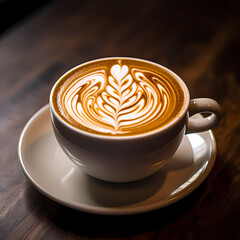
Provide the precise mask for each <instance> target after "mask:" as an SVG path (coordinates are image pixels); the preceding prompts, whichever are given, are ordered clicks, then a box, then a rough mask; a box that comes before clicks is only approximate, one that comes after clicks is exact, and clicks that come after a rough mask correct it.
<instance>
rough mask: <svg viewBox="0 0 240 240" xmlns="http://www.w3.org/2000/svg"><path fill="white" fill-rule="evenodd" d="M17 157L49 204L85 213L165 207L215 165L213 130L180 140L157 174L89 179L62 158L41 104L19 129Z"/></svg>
mask: <svg viewBox="0 0 240 240" xmlns="http://www.w3.org/2000/svg"><path fill="white" fill-rule="evenodd" d="M196 117H201V115H197V116H196ZM18 152H19V159H20V163H21V167H22V169H23V172H24V174H25V175H26V177H27V178H28V180H29V181H30V182H31V183H32V184H33V186H34V187H35V188H36V189H37V190H39V191H40V192H41V193H42V194H44V195H45V196H47V197H49V198H50V199H52V200H54V201H56V202H58V203H60V204H62V205H65V206H67V207H70V208H73V209H77V210H81V211H85V212H90V213H95V214H108V215H126V214H136V213H143V212H147V211H152V210H155V209H158V208H162V207H165V206H167V205H169V204H172V203H174V202H176V201H178V200H180V199H182V198H183V197H185V196H187V195H188V194H189V193H191V192H192V191H193V190H194V189H196V188H197V187H198V186H199V185H200V184H201V183H202V182H203V181H204V179H205V178H206V177H207V176H208V174H209V173H210V171H211V169H212V167H213V165H214V162H215V158H216V142H215V138H214V135H213V133H212V131H206V132H202V133H194V134H188V135H185V136H184V138H183V141H182V143H181V145H180V147H179V148H178V150H177V152H176V153H175V155H174V156H173V158H172V159H171V160H169V162H168V163H167V164H166V165H164V167H163V168H161V169H160V170H159V171H158V172H157V173H156V174H154V175H152V176H150V177H148V178H146V179H143V180H140V181H137V182H132V183H108V182H104V181H101V180H97V179H95V178H93V177H90V176H88V175H87V174H85V173H84V172H83V171H82V170H81V169H80V168H79V167H77V166H76V165H74V164H73V163H72V162H71V161H70V160H69V159H67V157H66V156H65V155H64V153H63V151H62V150H61V148H60V147H59V145H58V143H57V141H56V139H55V136H54V133H53V131H52V126H51V119H50V110H49V105H46V106H44V107H43V108H41V109H40V110H39V111H38V112H37V113H36V114H34V115H33V117H32V118H31V119H30V120H29V121H28V123H27V124H26V126H25V128H24V129H23V131H22V134H21V137H20V140H19V146H18Z"/></svg>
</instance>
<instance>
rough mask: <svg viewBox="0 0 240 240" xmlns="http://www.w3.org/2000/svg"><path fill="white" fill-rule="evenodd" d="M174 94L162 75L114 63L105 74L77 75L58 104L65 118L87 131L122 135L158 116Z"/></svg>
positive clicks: (151, 121)
mask: <svg viewBox="0 0 240 240" xmlns="http://www.w3.org/2000/svg"><path fill="white" fill-rule="evenodd" d="M173 94H174V92H173V91H171V88H170V87H169V86H166V81H165V82H164V81H162V80H161V76H158V75H157V74H152V73H151V72H150V73H149V72H148V70H142V69H138V68H131V69H130V68H129V67H128V66H127V65H120V64H115V65H112V66H111V68H110V70H109V73H108V74H107V73H106V69H105V70H97V71H95V72H92V73H89V74H87V75H84V76H81V77H79V78H77V79H76V80H75V81H73V82H72V83H71V84H70V85H69V86H68V87H67V88H66V89H65V90H64V93H61V104H62V105H63V106H64V108H65V112H66V113H67V115H68V118H70V119H72V120H74V121H75V122H76V123H79V124H80V125H81V126H83V127H84V128H86V129H90V131H96V132H98V133H100V134H112V135H116V134H119V135H124V134H129V133H131V132H134V131H135V129H142V128H145V126H147V125H151V124H153V123H154V122H155V121H157V120H158V119H159V118H161V116H162V115H164V113H165V112H166V110H167V108H169V106H170V104H169V103H170V101H171V99H170V98H172V97H173ZM170 96H171V97H170ZM168 111H169V110H168Z"/></svg>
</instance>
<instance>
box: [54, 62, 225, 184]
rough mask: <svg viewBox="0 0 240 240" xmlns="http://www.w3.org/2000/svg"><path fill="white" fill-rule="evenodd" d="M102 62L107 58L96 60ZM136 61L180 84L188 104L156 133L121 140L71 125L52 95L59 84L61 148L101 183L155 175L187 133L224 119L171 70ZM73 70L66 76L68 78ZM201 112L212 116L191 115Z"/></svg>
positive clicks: (212, 103) (58, 136) (56, 122)
mask: <svg viewBox="0 0 240 240" xmlns="http://www.w3.org/2000/svg"><path fill="white" fill-rule="evenodd" d="M114 59H116V58H114ZM128 59H129V58H128ZM130 59H133V58H130ZM101 60H104V59H98V60H94V61H101ZM134 60H137V61H144V62H147V63H150V64H152V65H155V66H156V65H157V66H158V67H160V68H162V69H164V71H167V72H168V73H169V74H171V75H172V76H174V78H175V79H177V80H178V82H180V84H181V85H182V87H183V89H184V91H185V93H186V98H187V99H186V103H185V106H184V110H183V111H182V113H181V114H180V116H178V117H177V118H175V119H173V121H172V122H170V123H169V124H168V125H166V126H164V127H162V128H158V129H157V130H155V131H153V132H150V133H145V134H140V135H131V136H121V137H118V136H106V135H98V134H92V133H90V132H85V131H82V130H80V129H77V128H75V127H73V126H71V125H70V124H68V123H67V122H66V121H64V120H63V118H61V117H60V116H59V115H58V113H57V112H56V111H55V109H54V107H53V101H54V98H53V92H54V89H55V86H56V85H57V83H56V84H55V85H54V86H53V88H52V91H51V94H50V111H51V119H52V125H53V130H54V133H55V136H56V139H57V141H58V143H59V145H60V147H61V148H62V150H63V151H64V153H65V154H66V155H67V156H68V158H69V159H71V160H72V161H73V162H74V163H75V164H76V165H78V166H79V167H81V168H82V170H83V171H84V172H85V173H87V174H89V175H90V176H93V177H95V178H98V179H101V180H105V181H110V182H130V181H136V180H139V179H142V178H145V177H147V176H150V175H152V174H154V173H155V172H157V171H158V170H159V169H160V168H161V167H162V166H163V165H164V164H165V163H166V162H167V161H168V160H169V159H171V158H172V156H173V155H174V153H175V152H176V150H177V148H178V146H179V145H180V143H181V141H182V139H183V137H184V134H188V133H194V132H200V131H207V130H209V129H211V128H213V127H214V126H216V125H217V124H218V123H219V121H220V119H221V109H220V106H219V104H218V103H217V102H216V101H214V100H212V99H209V98H198V99H192V100H190V96H189V91H188V88H187V86H186V85H185V83H184V82H183V81H182V80H181V78H180V77H179V76H177V75H176V74H175V73H173V72H172V71H171V70H169V69H167V68H165V67H163V66H161V65H158V64H156V63H152V62H149V61H146V60H141V59H135V58H134ZM94 61H91V62H94ZM86 64H87V63H86ZM86 64H82V65H79V66H77V67H76V68H81V67H82V66H84V65H86ZM76 68H74V69H76ZM74 69H71V70H70V71H68V72H67V73H66V74H68V75H69V74H70V73H71V71H73V70H74ZM66 74H65V75H66ZM65 75H63V76H62V77H61V78H60V79H59V80H58V81H60V80H61V79H62V78H64V76H65ZM202 112H208V113H210V116H208V117H205V118H198V119H196V118H191V116H192V115H194V114H196V113H202Z"/></svg>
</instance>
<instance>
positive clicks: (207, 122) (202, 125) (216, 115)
mask: <svg viewBox="0 0 240 240" xmlns="http://www.w3.org/2000/svg"><path fill="white" fill-rule="evenodd" d="M197 113H210V116H208V117H204V118H199V119H196V118H194V117H191V116H193V115H195V114H197ZM221 116H222V111H221V108H220V106H219V104H218V103H217V102H216V101H215V100H213V99H210V98H195V99H191V100H190V106H189V119H188V123H187V129H186V133H194V132H203V131H207V130H209V129H211V128H213V127H215V126H216V125H217V124H218V123H219V122H220V120H221Z"/></svg>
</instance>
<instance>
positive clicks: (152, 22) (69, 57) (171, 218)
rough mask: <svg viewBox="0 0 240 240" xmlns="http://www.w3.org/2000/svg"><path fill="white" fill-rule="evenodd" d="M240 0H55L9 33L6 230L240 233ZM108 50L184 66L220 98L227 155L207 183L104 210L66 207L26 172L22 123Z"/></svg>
mask: <svg viewBox="0 0 240 240" xmlns="http://www.w3.org/2000/svg"><path fill="white" fill-rule="evenodd" d="M239 22H240V14H239V6H238V3H237V1H226V2H224V3H219V1H209V2H205V1H201V2H199V3H195V2H194V5H192V4H191V3H190V1H189V2H187V1H167V0H163V1H154V0H148V1H140V0H138V1H135V0H132V1H120V2H119V3H117V4H116V2H115V1H106V0H99V1H93V0H92V1H73V0H68V1H67V0H62V1H52V2H50V3H49V4H47V5H45V6H44V7H43V8H41V10H39V11H38V12H35V14H33V15H31V17H28V18H26V19H25V20H22V21H21V22H19V23H17V24H16V25H15V27H12V28H11V29H9V30H8V31H5V32H4V34H2V35H1V36H0V84H1V88H0V149H1V157H0V239H239V238H240V217H239V216H240V137H239V136H240V65H239V56H240V51H239V49H240V46H239V43H240V31H239V29H240V28H239ZM104 56H134V57H139V58H143V59H149V60H152V61H155V62H158V63H160V64H162V65H165V66H167V67H169V68H170V69H172V70H173V71H175V72H176V73H177V74H178V75H180V76H181V77H182V78H183V79H184V81H185V82H186V84H187V85H188V87H189V90H190V92H191V97H192V98H194V97H211V98H214V99H216V100H217V101H219V103H220V105H221V106H222V109H223V120H222V122H221V123H220V125H219V126H218V127H216V128H215V129H214V134H215V137H216V139H217V147H218V155H217V159H216V163H215V166H214V168H213V170H212V172H211V173H210V175H209V176H208V178H207V179H206V181H204V183H203V184H202V185H201V186H200V187H199V188H198V189H197V190H195V191H194V192H193V193H192V194H190V195H189V196H188V197H186V198H185V199H183V200H181V201H180V202H178V203H175V204H173V205H171V206H169V207H166V208H163V209H160V210H157V211H154V212H150V213H145V214H140V215H133V216H101V215H93V214H87V213H83V212H78V211H75V210H72V209H69V208H66V207H63V206H61V205H59V204H57V203H55V202H53V201H51V200H49V199H47V198H46V197H44V196H43V195H41V194H40V193H38V192H37V191H36V190H35V189H34V188H33V187H32V186H31V185H30V184H29V183H28V181H27V180H26V178H25V176H24V174H23V172H22V170H21V168H20V164H19V161H18V155H17V144H18V140H19V136H20V133H21V131H22V129H23V127H24V125H25V124H26V122H27V120H28V119H29V118H30V117H31V115H32V114H33V113H34V112H36V111H37V110H38V109H39V108H40V107H41V106H43V105H44V104H46V103H47V102H48V96H49V92H50V89H51V87H52V85H53V84H54V82H55V81H56V80H57V78H58V77H59V76H61V75H62V74H63V73H64V72H65V71H67V70H68V69H70V68H72V67H73V66H75V65H78V64H80V63H83V62H85V61H87V60H90V59H95V58H99V57H104Z"/></svg>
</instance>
